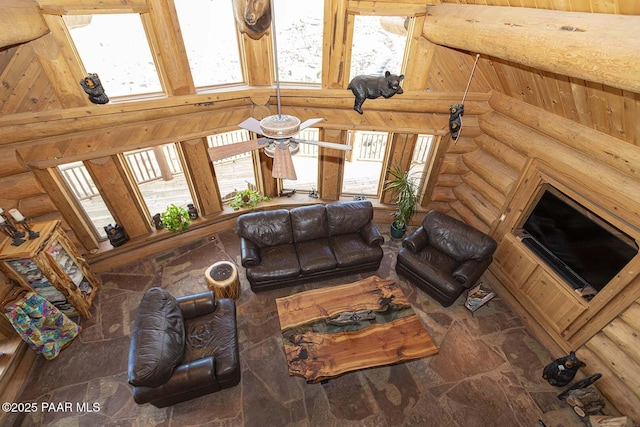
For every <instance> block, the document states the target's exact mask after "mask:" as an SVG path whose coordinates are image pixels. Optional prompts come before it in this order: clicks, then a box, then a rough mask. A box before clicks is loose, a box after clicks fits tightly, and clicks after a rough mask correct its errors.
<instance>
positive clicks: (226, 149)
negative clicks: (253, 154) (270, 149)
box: [207, 139, 266, 162]
mask: <svg viewBox="0 0 640 427" xmlns="http://www.w3.org/2000/svg"><path fill="white" fill-rule="evenodd" d="M265 142H266V140H263V139H250V140H248V141H242V142H236V143H234V144H229V145H220V146H218V147H210V148H209V149H208V150H207V151H208V152H209V158H210V159H211V161H212V162H215V161H216V160H222V159H224V158H227V157H231V156H235V155H237V154H242V153H246V152H247V151H251V150H256V149H258V148H260V147H262V145H264V144H265Z"/></svg>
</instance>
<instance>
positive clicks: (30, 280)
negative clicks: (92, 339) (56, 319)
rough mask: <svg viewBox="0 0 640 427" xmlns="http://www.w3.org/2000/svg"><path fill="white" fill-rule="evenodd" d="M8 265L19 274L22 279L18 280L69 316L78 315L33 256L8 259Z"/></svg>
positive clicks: (16, 274)
mask: <svg viewBox="0 0 640 427" xmlns="http://www.w3.org/2000/svg"><path fill="white" fill-rule="evenodd" d="M6 265H8V266H9V268H10V269H11V270H10V271H12V272H13V273H14V274H15V276H17V277H16V278H18V279H21V280H18V281H19V282H20V281H22V283H26V284H27V287H29V288H30V289H31V290H33V291H34V292H36V293H37V294H38V295H40V296H41V297H42V298H44V299H46V300H47V301H49V302H50V303H51V304H53V305H54V306H55V307H56V308H57V309H58V310H60V311H61V312H63V313H64V314H66V315H67V316H77V315H78V313H77V311H76V309H75V307H73V305H71V304H70V303H69V301H68V300H67V298H66V297H65V296H64V294H63V293H62V292H60V291H59V290H58V289H56V288H55V287H54V286H53V284H52V283H51V282H50V280H49V278H48V277H47V276H46V275H45V274H44V273H43V272H42V270H41V269H40V268H39V267H38V265H37V264H36V263H35V262H34V261H33V260H32V259H31V258H25V259H20V260H14V261H8V262H6Z"/></svg>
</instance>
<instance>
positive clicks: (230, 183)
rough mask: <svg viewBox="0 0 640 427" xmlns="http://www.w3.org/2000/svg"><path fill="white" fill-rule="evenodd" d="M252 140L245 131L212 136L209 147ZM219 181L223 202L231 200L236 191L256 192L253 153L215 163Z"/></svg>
mask: <svg viewBox="0 0 640 427" xmlns="http://www.w3.org/2000/svg"><path fill="white" fill-rule="evenodd" d="M248 139H250V136H249V132H247V131H246V130H244V129H241V130H234V131H231V132H224V133H219V134H216V135H210V136H209V137H208V138H207V142H208V145H209V147H219V146H221V145H229V144H234V143H236V142H241V141H246V140H248ZM213 167H214V169H215V170H216V177H217V179H218V188H219V190H220V195H221V197H222V201H227V200H231V199H232V198H233V197H234V196H235V192H236V191H240V190H244V189H246V188H251V189H252V190H255V189H256V188H257V187H256V176H255V172H254V167H253V155H252V153H251V151H248V152H246V153H241V154H237V155H235V156H231V157H227V158H224V159H222V160H216V161H215V162H213Z"/></svg>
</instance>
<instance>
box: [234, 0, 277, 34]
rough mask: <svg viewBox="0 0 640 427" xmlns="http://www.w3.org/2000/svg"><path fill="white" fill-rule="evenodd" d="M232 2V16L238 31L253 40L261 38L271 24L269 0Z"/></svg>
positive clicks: (236, 0) (235, 0) (239, 0)
mask: <svg viewBox="0 0 640 427" xmlns="http://www.w3.org/2000/svg"><path fill="white" fill-rule="evenodd" d="M232 2H233V16H234V18H235V20H236V24H238V29H239V30H240V32H241V33H244V34H246V35H248V36H249V37H251V38H252V39H253V40H259V39H261V38H262V36H264V35H265V34H266V32H267V31H268V30H269V27H270V26H271V2H270V0H232Z"/></svg>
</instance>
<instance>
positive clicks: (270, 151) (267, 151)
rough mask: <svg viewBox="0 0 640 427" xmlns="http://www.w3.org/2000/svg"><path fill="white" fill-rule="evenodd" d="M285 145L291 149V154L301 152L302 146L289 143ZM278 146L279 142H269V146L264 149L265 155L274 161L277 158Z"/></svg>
mask: <svg viewBox="0 0 640 427" xmlns="http://www.w3.org/2000/svg"><path fill="white" fill-rule="evenodd" d="M285 144H286V145H287V146H288V147H289V152H290V153H291V154H292V155H293V154H296V153H297V152H298V151H300V144H298V143H297V142H294V141H287V142H285ZM276 145H277V142H269V143H268V144H266V145H265V146H264V148H263V150H264V154H266V155H267V157H271V158H272V159H273V158H274V157H275V151H276Z"/></svg>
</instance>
